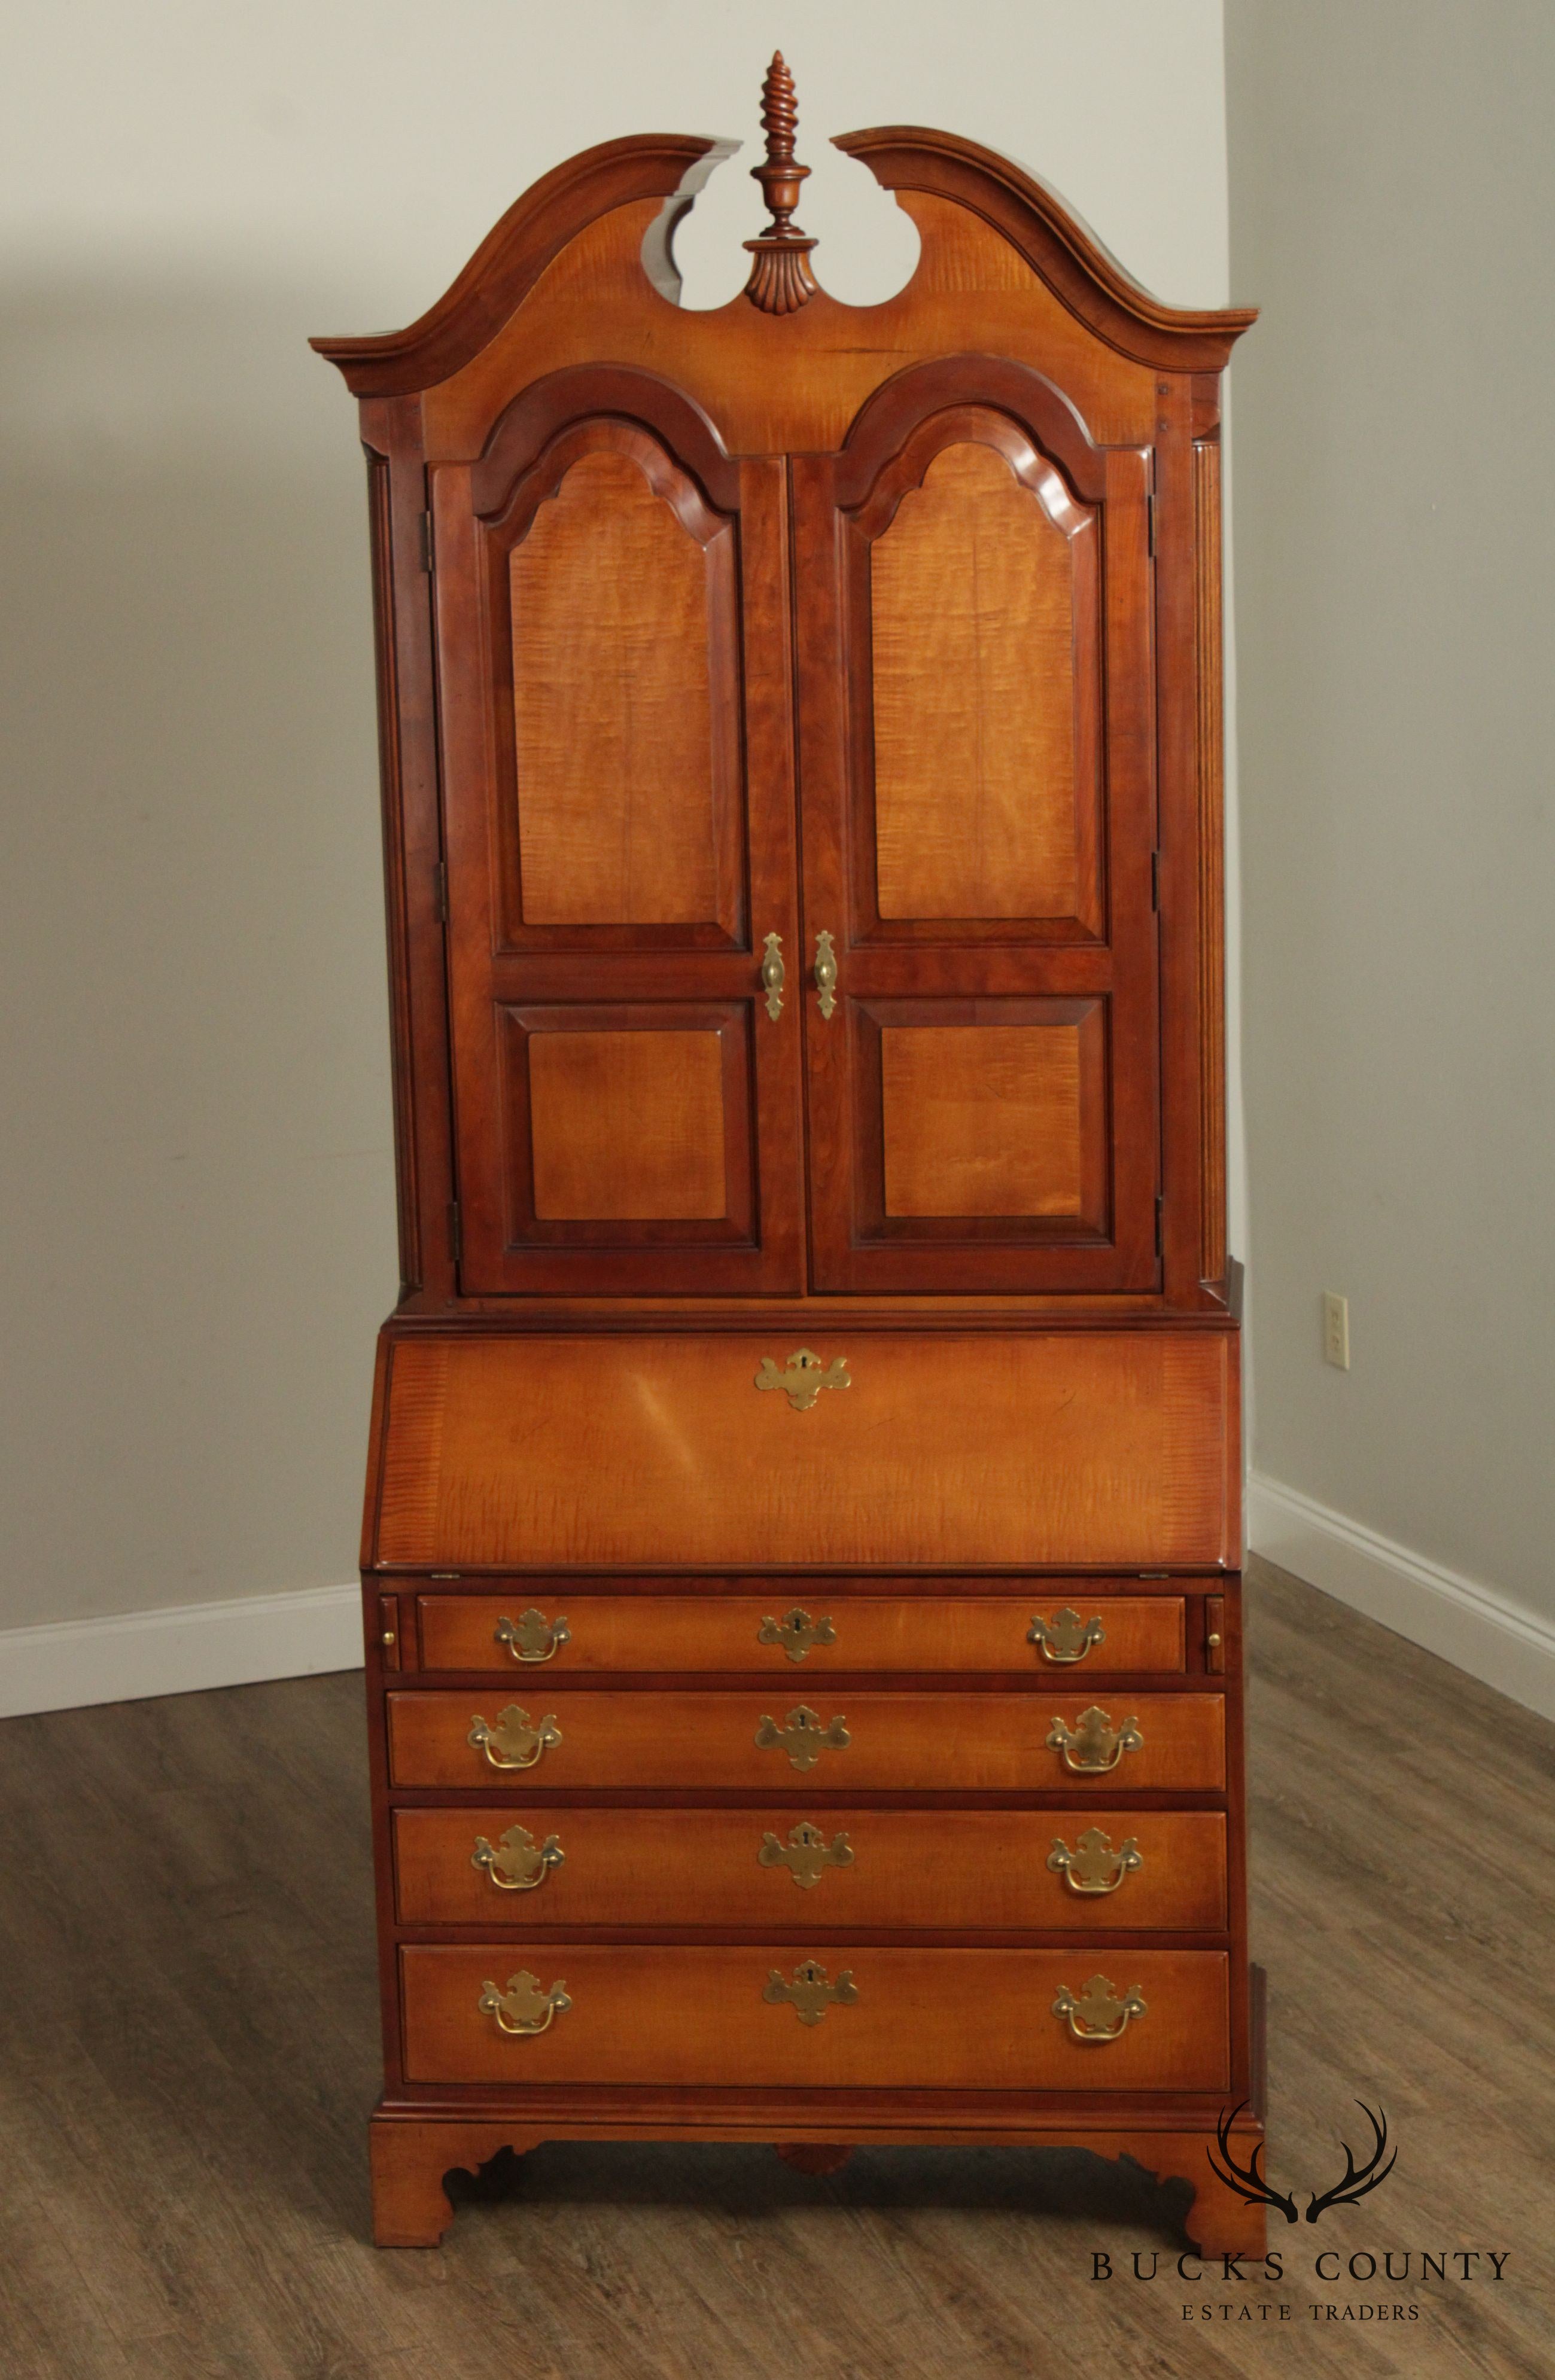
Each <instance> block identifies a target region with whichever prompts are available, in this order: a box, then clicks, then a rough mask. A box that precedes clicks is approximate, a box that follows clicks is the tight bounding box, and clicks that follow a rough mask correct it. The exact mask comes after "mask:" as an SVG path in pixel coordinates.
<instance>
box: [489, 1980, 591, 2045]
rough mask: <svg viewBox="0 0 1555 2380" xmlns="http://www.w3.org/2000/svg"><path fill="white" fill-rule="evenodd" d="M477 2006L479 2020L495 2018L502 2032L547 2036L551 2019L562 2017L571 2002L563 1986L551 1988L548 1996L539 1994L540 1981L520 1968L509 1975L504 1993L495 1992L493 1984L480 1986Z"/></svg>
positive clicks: (556, 1985)
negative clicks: (478, 2008)
mask: <svg viewBox="0 0 1555 2380" xmlns="http://www.w3.org/2000/svg"><path fill="white" fill-rule="evenodd" d="M571 2006H572V2002H571V2000H569V1999H568V1998H567V1987H566V1985H565V1984H562V1983H556V1984H553V1985H552V1986H551V1989H550V1990H549V1991H548V1992H542V1991H541V1987H540V1977H539V1976H538V1975H531V1974H530V1973H529V1971H528V1967H520V1968H519V1970H518V1973H516V1975H509V1977H508V1979H507V1989H506V1990H505V1991H504V1992H499V1991H498V1989H497V1987H496V1985H495V1984H483V1985H481V1990H480V2013H481V2015H482V2016H494V2017H495V2018H496V2021H497V2024H498V2027H499V2028H500V2030H501V2031H502V2032H504V2033H524V2034H530V2033H546V2032H548V2031H549V2030H550V2026H551V2020H552V2019H553V2017H558V2016H565V2014H566V2012H567V2010H568V2009H570V2008H571Z"/></svg>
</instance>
